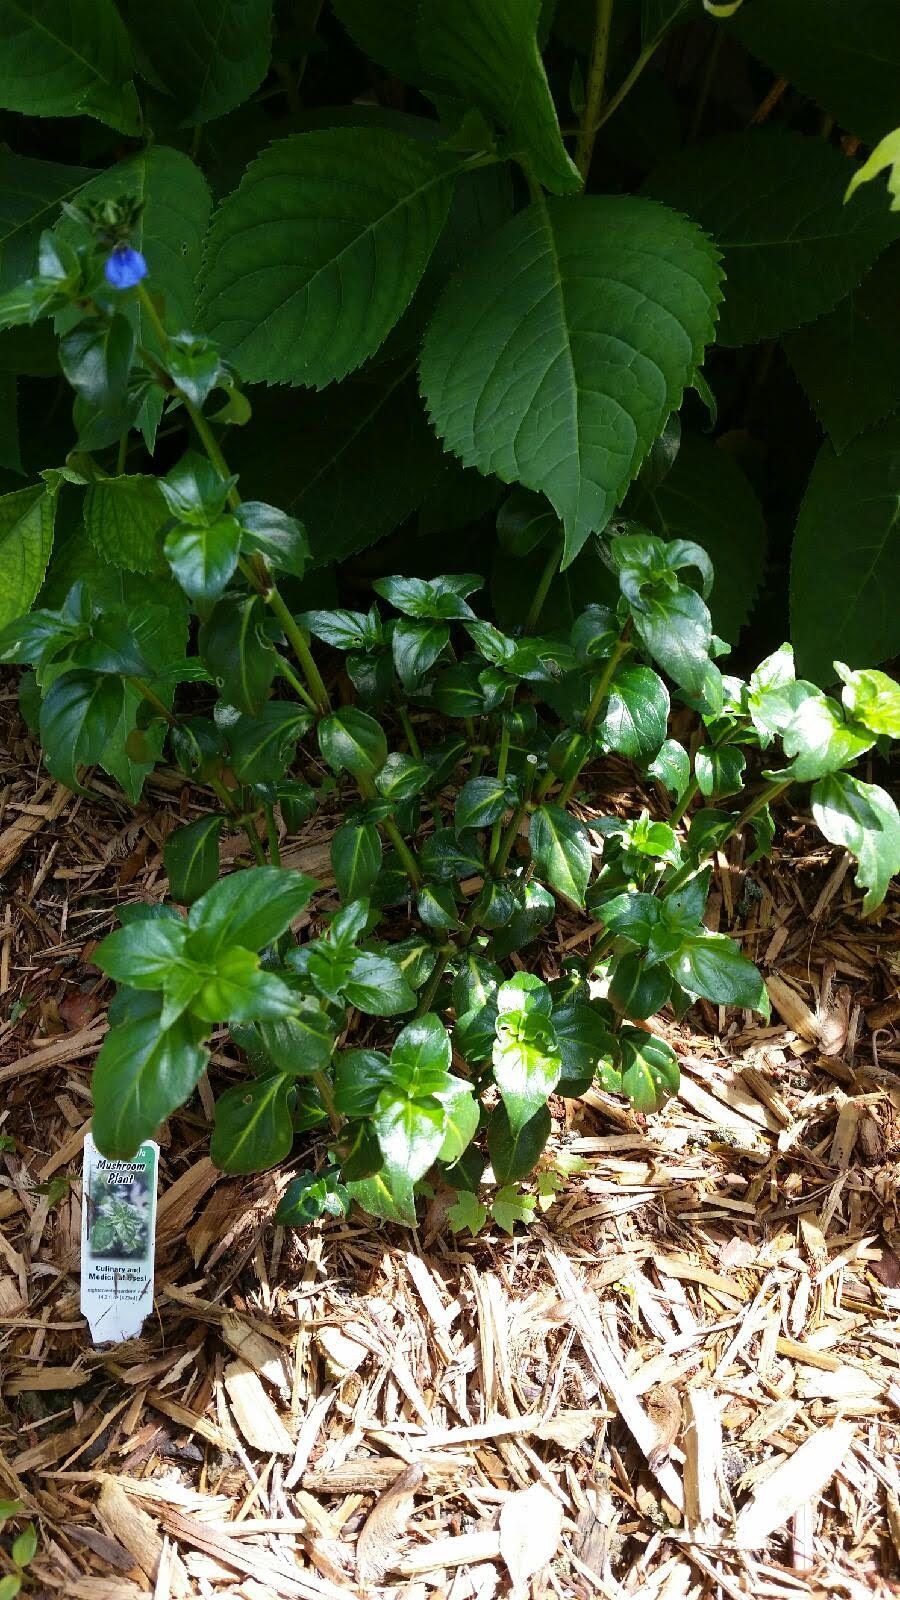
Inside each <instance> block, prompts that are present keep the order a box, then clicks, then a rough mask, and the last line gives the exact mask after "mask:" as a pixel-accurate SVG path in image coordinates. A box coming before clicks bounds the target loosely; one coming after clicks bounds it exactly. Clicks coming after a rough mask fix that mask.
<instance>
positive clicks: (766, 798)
mask: <svg viewBox="0 0 900 1600" xmlns="http://www.w3.org/2000/svg"><path fill="white" fill-rule="evenodd" d="M790 787H791V780H790V779H788V781H787V783H767V784H766V786H765V788H764V789H762V790H760V793H759V794H758V795H757V796H756V799H755V800H751V801H750V803H749V805H746V806H745V807H744V809H743V811H742V812H741V814H740V816H739V817H735V819H734V825H733V826H732V827H731V828H729V830H728V832H727V833H726V835H725V837H724V839H722V840H720V841H719V843H718V845H717V846H716V848H717V849H718V850H721V848H722V845H724V844H727V843H728V840H729V839H733V838H734V836H735V834H736V833H742V832H743V830H744V828H745V827H746V826H747V823H748V822H752V821H753V818H754V817H755V816H758V814H759V812H760V811H762V810H763V808H764V807H765V806H768V805H771V804H772V803H773V802H774V801H775V800H777V799H778V798H779V797H780V796H781V795H783V794H784V792H785V790H786V789H789V788H790ZM698 865H699V863H697V862H693V861H686V862H685V863H684V865H683V866H681V867H679V868H678V871H677V872H676V873H675V874H674V875H673V877H671V878H670V879H669V880H668V882H667V883H663V884H662V886H661V888H662V893H663V896H664V897H665V896H666V895H670V894H674V893H675V891H676V890H677V889H680V888H681V887H682V885H683V884H685V883H687V881H688V878H690V877H692V876H693V874H694V872H695V871H696V870H697V867H698Z"/></svg>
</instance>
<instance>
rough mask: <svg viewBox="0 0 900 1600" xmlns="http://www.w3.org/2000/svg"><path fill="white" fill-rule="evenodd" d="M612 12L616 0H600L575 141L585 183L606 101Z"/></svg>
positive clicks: (576, 156) (579, 167)
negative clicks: (602, 107) (582, 108)
mask: <svg viewBox="0 0 900 1600" xmlns="http://www.w3.org/2000/svg"><path fill="white" fill-rule="evenodd" d="M612 12H613V0H596V11H595V13H594V40H593V44H592V46H591V62H590V66H589V67H588V79H587V86H586V95H585V102H584V111H583V113H582V117H581V125H580V127H579V129H578V138H577V140H576V142H575V165H576V167H577V168H578V171H579V172H580V173H581V178H582V182H583V183H587V177H588V172H589V171H590V166H591V157H592V156H593V154H594V140H595V139H596V137H597V129H598V128H599V126H600V107H601V105H602V103H603V90H604V88H605V86H606V61H607V57H608V55H609V34H610V28H611V27H612Z"/></svg>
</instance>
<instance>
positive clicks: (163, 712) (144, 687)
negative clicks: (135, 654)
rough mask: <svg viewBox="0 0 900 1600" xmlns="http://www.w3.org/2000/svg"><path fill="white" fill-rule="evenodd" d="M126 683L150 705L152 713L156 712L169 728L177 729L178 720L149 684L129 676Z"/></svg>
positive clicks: (141, 679)
mask: <svg viewBox="0 0 900 1600" xmlns="http://www.w3.org/2000/svg"><path fill="white" fill-rule="evenodd" d="M126 682H127V683H130V684H131V686H132V688H133V689H136V690H137V692H138V694H140V695H143V697H144V699H145V700H146V701H147V704H148V705H151V706H152V707H153V709H154V711H157V712H158V713H159V715H160V716H161V717H163V718H164V719H165V721H166V722H167V723H168V724H169V727H170V728H177V727H178V718H177V717H176V716H175V714H174V712H172V711H170V710H169V708H168V706H167V705H164V704H163V702H162V700H160V698H159V695H158V694H157V693H156V690H155V689H151V687H150V685H149V683H145V682H144V679H143V678H135V677H133V676H131V675H129V677H128V678H127V679H126Z"/></svg>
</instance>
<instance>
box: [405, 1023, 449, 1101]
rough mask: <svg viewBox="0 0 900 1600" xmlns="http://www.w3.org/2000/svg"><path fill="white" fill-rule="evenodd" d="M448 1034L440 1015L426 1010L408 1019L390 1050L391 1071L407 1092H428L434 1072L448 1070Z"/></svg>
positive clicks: (412, 1093)
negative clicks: (416, 1016)
mask: <svg viewBox="0 0 900 1600" xmlns="http://www.w3.org/2000/svg"><path fill="white" fill-rule="evenodd" d="M450 1060H451V1052H450V1038H449V1035H448V1033H447V1030H446V1028H445V1027H444V1024H443V1023H442V1022H441V1019H440V1017H437V1016H435V1014H434V1012H430V1011H429V1012H427V1013H426V1015H425V1016H424V1017H418V1018H417V1019H416V1020H415V1022H408V1023H407V1025H406V1027H405V1028H404V1029H403V1030H402V1032H401V1033H399V1034H398V1035H397V1039H396V1042H395V1044H394V1048H393V1050H392V1051H391V1073H392V1075H393V1078H394V1081H395V1082H396V1083H398V1084H400V1085H402V1087H403V1088H404V1089H405V1090H406V1092H407V1094H410V1095H416V1094H422V1093H430V1092H431V1090H430V1089H429V1087H428V1085H429V1083H430V1082H431V1081H432V1080H433V1079H434V1076H435V1074H438V1075H440V1074H443V1073H448V1072H449V1071H450Z"/></svg>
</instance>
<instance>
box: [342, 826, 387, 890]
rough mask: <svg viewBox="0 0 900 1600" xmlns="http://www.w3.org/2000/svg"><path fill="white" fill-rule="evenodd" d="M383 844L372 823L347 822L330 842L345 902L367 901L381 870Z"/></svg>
mask: <svg viewBox="0 0 900 1600" xmlns="http://www.w3.org/2000/svg"><path fill="white" fill-rule="evenodd" d="M382 854H383V850H382V844H381V837H380V835H379V832H378V829H377V828H376V827H375V826H374V824H373V823H371V822H365V823H354V822H345V823H344V824H343V826H342V827H340V828H338V830H337V832H336V833H335V835H334V838H333V839H332V841H331V865H332V869H333V871H334V877H335V882H336V883H337V886H338V893H339V895H340V897H341V899H342V900H343V901H344V902H347V901H350V900H361V899H364V898H365V897H366V896H367V895H368V893H369V890H370V889H371V887H372V885H373V884H374V882H375V879H376V878H377V877H378V874H379V872H380V871H381V860H382Z"/></svg>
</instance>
